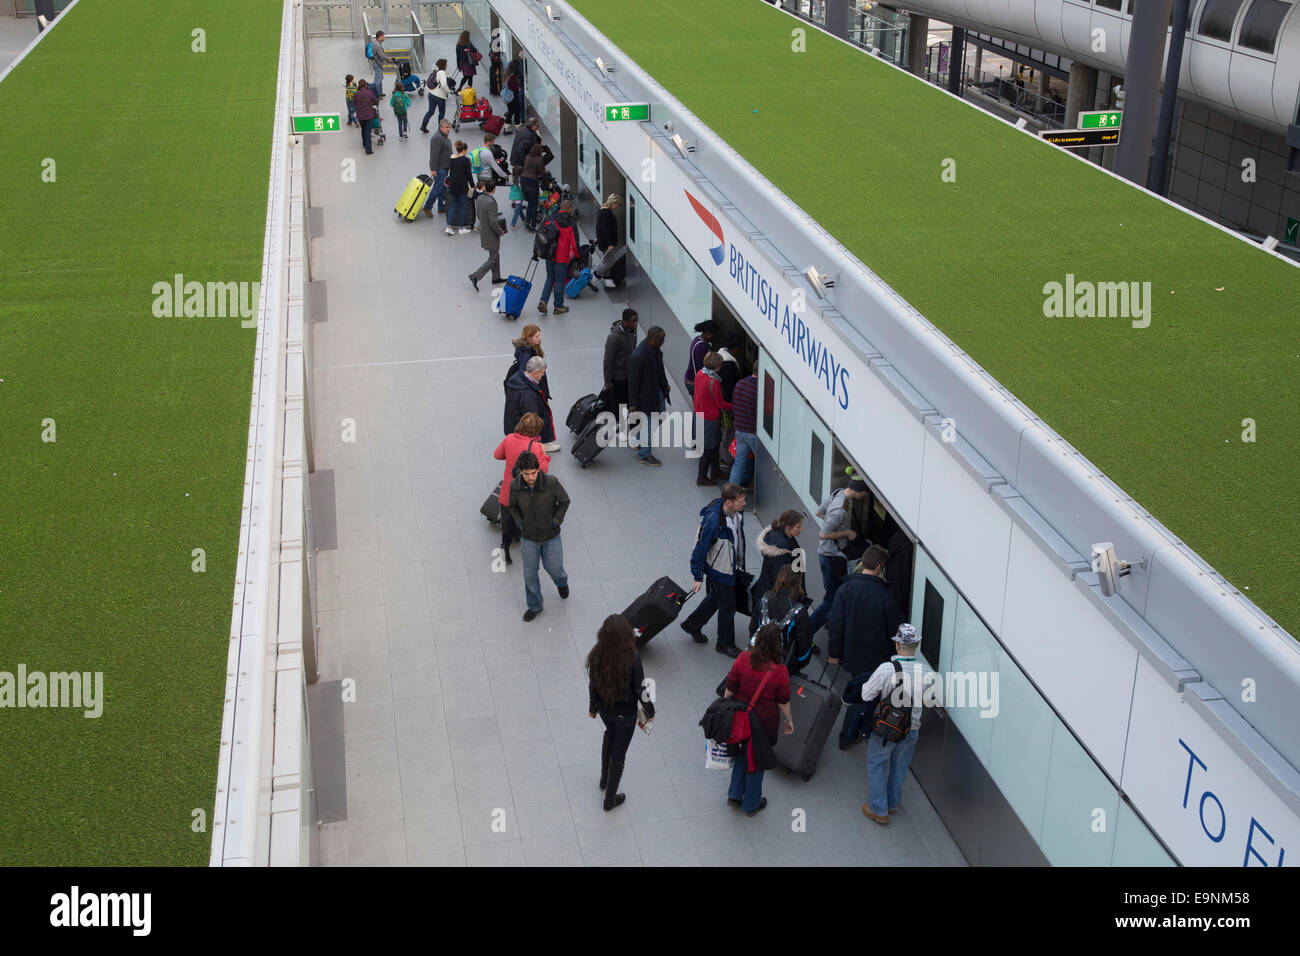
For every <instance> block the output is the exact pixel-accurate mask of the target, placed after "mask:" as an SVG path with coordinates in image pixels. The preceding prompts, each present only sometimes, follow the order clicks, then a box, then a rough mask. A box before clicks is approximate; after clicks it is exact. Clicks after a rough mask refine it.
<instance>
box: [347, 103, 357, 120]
mask: <svg viewBox="0 0 1300 956" xmlns="http://www.w3.org/2000/svg"><path fill="white" fill-rule="evenodd" d="M356 121H357V107H356V104H354V103H353V102H352V101H351V100H348V122H349V123H355V122H356Z"/></svg>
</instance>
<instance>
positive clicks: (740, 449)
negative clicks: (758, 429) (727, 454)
mask: <svg viewBox="0 0 1300 956" xmlns="http://www.w3.org/2000/svg"><path fill="white" fill-rule="evenodd" d="M750 452H753V453H754V455H755V456H757V455H758V436H757V435H756V434H754V433H753V432H736V460H735V461H733V462H732V463H731V475H730V477H728V479H727V480H728V481H730V482H731V483H732V484H733V485H740V486H741V487H742V488H748V487H749V486H750V485H751V484H753V481H754V462H755V461H756V460H757V459H756V458H751V457H750Z"/></svg>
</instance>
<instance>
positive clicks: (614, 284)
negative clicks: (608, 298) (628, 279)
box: [605, 279, 618, 289]
mask: <svg viewBox="0 0 1300 956" xmlns="http://www.w3.org/2000/svg"><path fill="white" fill-rule="evenodd" d="M605 288H606V289H617V288H618V283H617V282H615V281H614V280H613V279H606V280H605Z"/></svg>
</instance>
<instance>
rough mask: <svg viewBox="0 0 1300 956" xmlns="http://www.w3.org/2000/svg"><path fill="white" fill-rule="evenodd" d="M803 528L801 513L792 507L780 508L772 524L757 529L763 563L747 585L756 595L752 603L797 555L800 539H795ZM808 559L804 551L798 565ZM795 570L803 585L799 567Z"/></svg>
mask: <svg viewBox="0 0 1300 956" xmlns="http://www.w3.org/2000/svg"><path fill="white" fill-rule="evenodd" d="M802 530H803V515H802V514H800V513H799V512H797V511H795V510H793V509H791V510H789V511H782V512H781V514H780V515H778V516H777V519H776V520H775V521H773V522H772V523H771V525H769V526H768V527H766V528H764V529H763V530H762V532H760V533H759V536H758V550H759V553H760V554H762V555H763V567H762V569H761V570H760V571H759V573H758V580H757V581H755V582H754V585H753V587H752V588H751V589H750V593H751V594H753V595H754V598H755V602H754V603H757V598H760V597H762V596H763V595H764V594H766V593H767V592H768V591H770V590H771V588H772V585H773V584H775V583H776V575H777V572H778V571H780V570H781V568H782V567H783V566H785V565H787V564H791V563H793V562H794V560H795V558H796V557H797V555H796V553H795V552H796V551H801V549H800V548H799V542H798V541H796V540H795V539H796V538H798V537H799V532H800V531H802ZM807 563H808V559H807V556H806V555H805V556H804V561H803V563H802V564H801V565H800V567H801V568H802V567H805V566H806V565H807ZM798 574H799V582H800V584H801V585H802V583H803V571H802V570H801V571H799V572H798Z"/></svg>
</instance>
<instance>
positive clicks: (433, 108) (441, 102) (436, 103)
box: [420, 93, 447, 133]
mask: <svg viewBox="0 0 1300 956" xmlns="http://www.w3.org/2000/svg"><path fill="white" fill-rule="evenodd" d="M435 112H436V113H437V114H438V122H439V123H441V122H442V118H443V117H444V116H446V115H447V101H446V100H445V99H443V98H442V97H441V96H434V95H433V94H432V93H430V94H429V108H428V110H426V111H425V114H424V119H422V120H420V132H421V133H427V132H429V120H430V118H431V117H432V116H433V114H434V113H435Z"/></svg>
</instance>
